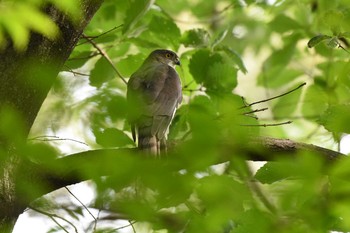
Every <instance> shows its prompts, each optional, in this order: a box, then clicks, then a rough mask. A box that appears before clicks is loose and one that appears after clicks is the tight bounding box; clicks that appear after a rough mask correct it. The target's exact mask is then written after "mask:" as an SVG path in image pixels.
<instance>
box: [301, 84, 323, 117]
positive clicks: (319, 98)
mask: <svg viewBox="0 0 350 233" xmlns="http://www.w3.org/2000/svg"><path fill="white" fill-rule="evenodd" d="M327 106H328V98H327V94H326V93H325V91H324V89H322V88H321V87H320V86H319V85H316V84H314V85H312V86H310V87H309V88H308V89H307V90H306V93H305V96H304V100H303V105H302V109H301V111H302V113H303V115H304V117H315V116H316V117H318V116H320V115H321V114H322V113H323V112H324V111H325V110H326V109H327Z"/></svg>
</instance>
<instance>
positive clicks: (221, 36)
mask: <svg viewBox="0 0 350 233" xmlns="http://www.w3.org/2000/svg"><path fill="white" fill-rule="evenodd" d="M227 32H228V30H227V29H225V30H223V31H221V32H220V33H218V35H217V36H216V37H214V39H213V42H212V43H211V47H212V48H214V47H215V46H217V45H219V44H220V43H221V42H222V41H223V40H224V39H225V37H226V35H227Z"/></svg>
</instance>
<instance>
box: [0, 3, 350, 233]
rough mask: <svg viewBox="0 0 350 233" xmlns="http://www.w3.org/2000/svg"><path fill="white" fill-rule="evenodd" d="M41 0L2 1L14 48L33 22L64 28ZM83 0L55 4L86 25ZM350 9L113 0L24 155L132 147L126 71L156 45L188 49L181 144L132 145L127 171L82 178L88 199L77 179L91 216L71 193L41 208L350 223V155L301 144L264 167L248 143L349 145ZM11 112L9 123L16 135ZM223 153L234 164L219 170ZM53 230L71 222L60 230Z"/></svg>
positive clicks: (111, 225) (182, 219)
mask: <svg viewBox="0 0 350 233" xmlns="http://www.w3.org/2000/svg"><path fill="white" fill-rule="evenodd" d="M43 2H44V1H40V0H23V1H6V0H2V1H0V45H1V46H2V47H3V46H5V40H4V38H10V39H11V41H12V42H13V44H14V47H15V48H16V49H18V50H20V51H24V50H25V48H26V44H27V42H28V39H29V36H30V32H31V31H34V32H36V33H41V34H43V35H44V36H46V37H48V38H51V39H54V38H56V37H57V36H58V35H59V30H58V28H57V26H55V25H54V23H53V22H52V21H50V19H49V18H48V16H46V15H45V14H44V13H42V11H40V9H41V8H42V7H43ZM48 2H49V3H48ZM78 2H79V1H68V0H67V1H45V4H54V5H55V6H56V7H58V8H59V9H61V10H62V11H64V12H67V14H68V15H69V16H70V17H72V19H73V21H74V20H78V19H79V17H80V14H81V13H80V12H79V7H78V6H79V5H78ZM349 7H350V1H349V0H333V1H329V0H297V1H295V0H270V1H269V0H259V1H258V0H256V1H255V0H206V1H196V0H178V1H171V0H143V1H138V0H130V1H125V0H105V2H104V3H103V5H102V7H101V9H100V10H99V11H98V12H97V14H96V15H95V16H94V18H93V20H92V21H91V23H90V24H89V25H88V27H87V28H86V30H85V32H84V35H83V36H82V38H81V40H80V41H79V43H78V44H77V46H76V48H75V49H74V51H73V53H72V54H71V56H70V58H69V59H68V60H67V62H66V64H65V65H64V68H63V70H62V72H61V73H60V74H59V76H58V78H57V81H56V83H55V85H54V86H53V87H52V90H51V92H50V93H49V95H48V97H47V99H46V101H45V102H44V104H43V106H42V108H41V110H40V113H39V115H38V117H37V119H36V122H35V124H34V126H33V127H32V130H31V135H30V142H31V143H30V144H29V145H25V147H24V151H25V152H27V154H28V153H29V156H31V157H32V159H33V160H36V161H42V160H45V161H46V160H48V158H44V156H40V157H37V156H38V155H43V154H48V155H50V158H49V159H52V158H53V157H55V156H56V157H60V156H63V155H68V154H72V153H75V152H79V151H85V150H90V149H97V148H125V147H127V148H130V147H134V146H135V145H134V142H133V141H132V139H131V135H130V126H129V124H128V123H127V122H126V120H125V119H126V112H127V103H126V100H125V94H126V85H125V83H124V81H123V79H125V80H127V79H128V77H129V76H130V75H131V74H132V73H133V72H134V71H135V70H136V69H137V68H138V67H139V66H140V65H141V63H142V61H143V60H144V59H145V58H146V57H147V56H148V54H149V53H150V52H151V51H152V50H154V49H157V48H168V49H172V50H174V51H176V52H177V53H178V54H179V56H180V59H181V63H182V66H181V67H178V68H177V71H178V73H179V75H180V77H181V80H182V85H183V92H184V101H183V103H182V105H181V106H180V108H179V109H178V111H177V114H176V116H175V118H174V121H173V123H172V125H171V129H170V135H169V141H170V144H171V145H176V147H175V148H176V149H175V150H174V151H172V152H171V154H170V155H169V160H168V161H167V162H164V161H149V160H148V159H146V158H139V157H136V158H135V157H134V156H130V155H127V154H125V155H122V156H124V157H123V158H124V159H121V161H120V164H118V166H116V165H115V164H112V163H111V162H110V161H105V164H106V169H108V170H112V171H113V170H114V171H113V174H112V175H111V176H110V177H102V178H101V177H97V176H96V177H95V179H93V180H92V181H90V182H89V183H88V184H87V186H88V187H89V189H87V188H86V187H85V186H84V192H83V193H85V195H86V194H87V193H89V197H90V198H87V199H86V198H84V195H83V194H80V197H79V190H78V188H76V187H72V190H75V189H77V191H76V197H78V199H79V200H83V202H84V203H85V205H86V206H88V207H89V210H90V211H91V213H89V212H87V208H85V207H83V206H82V204H81V203H80V202H77V200H76V198H75V196H73V195H72V194H71V193H69V192H68V191H67V190H59V191H57V192H56V193H55V194H51V195H50V196H49V197H47V198H46V199H45V200H44V199H43V200H41V201H38V203H36V206H37V209H40V210H42V211H43V212H46V213H48V212H49V213H55V214H57V215H59V216H62V217H64V218H65V219H66V220H67V222H63V223H62V224H61V226H64V227H65V228H66V229H67V231H69V232H70V231H74V230H76V231H79V232H80V231H81V232H210V233H213V232H234V233H243V232H261V233H263V232H285V233H294V232H329V231H330V230H337V231H342V232H347V231H350V211H349V208H348V206H349V204H350V199H349V196H350V195H349V192H350V186H349V185H350V184H349V183H348V182H349V181H348V180H349V179H348V178H347V177H348V176H349V175H350V174H349V169H348V168H349V165H350V164H349V163H350V161H349V160H344V161H342V162H341V163H335V164H333V165H332V166H327V164H326V163H325V162H324V161H323V160H322V159H320V158H319V157H317V156H316V155H313V154H310V153H301V154H300V155H299V156H298V157H297V158H294V159H281V161H276V162H268V163H266V164H265V165H263V166H262V167H261V168H260V169H259V170H258V171H257V172H256V173H255V170H257V168H256V166H255V165H254V164H251V163H247V162H245V161H244V159H243V158H244V154H242V152H240V151H239V150H236V149H237V148H239V146H240V145H242V144H245V143H247V141H248V140H249V139H250V138H251V137H257V136H269V137H275V138H290V139H293V140H295V141H302V142H307V143H313V144H316V145H320V146H323V147H327V148H330V149H333V150H339V145H340V142H341V139H342V137H343V136H344V135H346V134H347V133H349V132H350V129H349V119H350V111H349V98H350V72H349V69H350V65H349V56H350V54H349V50H348V49H349V36H350V24H349V22H350V8H349ZM101 52H102V53H101ZM106 56H107V57H106ZM116 71H118V72H119V74H118V72H116ZM304 82H306V85H305V86H304V87H302V88H299V89H297V90H296V91H294V92H292V93H291V94H288V95H285V96H282V97H280V98H277V99H274V100H272V101H268V102H263V103H260V104H256V105H252V106H250V107H249V104H250V103H253V102H256V101H260V100H264V99H268V98H271V97H273V96H277V95H280V94H283V93H285V92H287V91H289V90H291V89H293V88H295V87H297V86H298V85H300V84H301V83H304ZM241 97H244V99H242V98H241ZM263 108H268V109H267V110H264V111H262V110H261V109H263ZM260 110H261V111H260ZM8 114H12V113H8ZM5 115H6V114H2V115H1V117H2V118H1V123H2V124H1V125H0V130H2V131H4V133H3V134H9V135H11V134H12V136H11V137H15V136H13V132H10V130H9V127H8V126H9V123H8V122H10V123H11V122H12V121H13V120H11V117H7V118H6V117H4V116H5ZM48 116H49V117H48ZM288 121H293V123H291V124H283V123H284V122H288ZM4 122H5V123H4ZM12 123H13V122H12ZM12 123H11V124H12ZM279 123H282V125H280V126H268V125H269V124H279ZM13 124H15V123H13ZM258 125H264V126H267V127H259V126H258ZM6 130H7V131H6ZM19 143H22V144H23V142H19ZM38 145H39V146H38ZM40 145H41V146H40ZM22 146H23V145H22ZM227 148H230V150H228V149H227ZM223 153H225V154H228V155H229V156H228V158H229V161H228V162H226V163H224V164H219V165H216V166H212V165H213V164H216V163H217V161H221V160H220V159H221V156H222V154H223ZM281 157H283V156H281ZM164 163H165V164H164ZM347 164H349V165H347ZM180 165H181V166H180ZM76 166H82V165H81V164H77V165H76ZM115 166H116V168H115V169H113V168H114V167H115ZM83 167H84V169H85V170H84V172H83V173H89V174H90V175H89V177H91V174H95V173H94V172H95V170H94V169H95V168H94V164H93V161H91V162H90V161H86V164H84V166H83ZM180 168H181V170H180V171H179V169H180ZM87 190H88V191H87ZM63 196H65V197H66V199H64V198H62V197H63ZM48 200H51V201H50V202H48ZM29 215H34V216H36V215H37V212H29ZM92 216H94V218H95V219H93V218H92ZM97 216H98V217H97ZM96 219H97V220H96ZM121 219H132V222H129V223H128V222H127V221H121ZM134 221H135V222H134ZM131 223H132V225H133V227H130V226H129V227H128V228H126V229H125V228H120V227H119V226H123V224H131ZM96 224H97V227H96ZM50 232H63V231H62V228H61V227H60V226H59V225H54V226H53V227H52V228H51V229H50Z"/></svg>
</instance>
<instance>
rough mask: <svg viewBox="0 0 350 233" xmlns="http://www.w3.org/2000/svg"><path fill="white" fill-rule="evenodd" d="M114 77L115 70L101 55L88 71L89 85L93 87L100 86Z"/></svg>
mask: <svg viewBox="0 0 350 233" xmlns="http://www.w3.org/2000/svg"><path fill="white" fill-rule="evenodd" d="M114 77H115V71H114V70H113V68H112V65H111V64H110V63H109V62H108V61H107V60H106V58H104V57H101V58H100V59H99V60H98V61H97V62H96V64H95V67H94V68H93V69H92V70H91V73H90V85H91V86H94V87H101V85H102V84H103V83H105V82H107V81H109V80H111V79H113V78H114Z"/></svg>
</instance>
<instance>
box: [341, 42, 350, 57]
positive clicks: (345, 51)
mask: <svg viewBox="0 0 350 233" xmlns="http://www.w3.org/2000/svg"><path fill="white" fill-rule="evenodd" d="M338 47H339V48H341V49H343V50H344V51H345V52H347V53H349V54H350V52H349V51H348V50H347V49H346V48H344V47H343V46H342V45H341V44H340V43H338Z"/></svg>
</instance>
